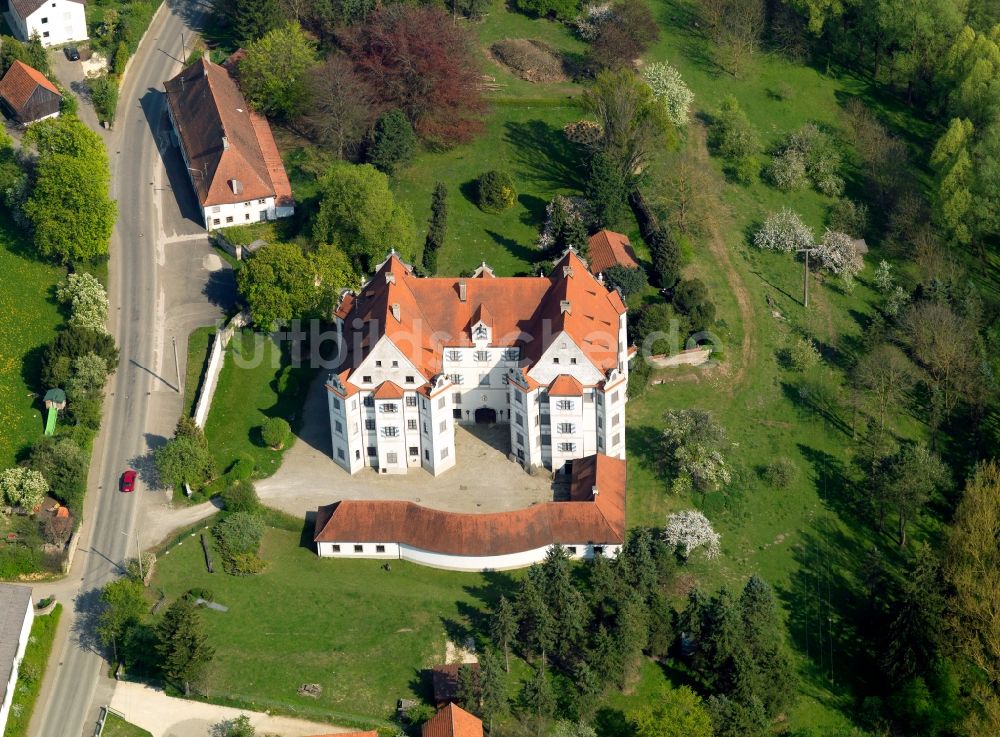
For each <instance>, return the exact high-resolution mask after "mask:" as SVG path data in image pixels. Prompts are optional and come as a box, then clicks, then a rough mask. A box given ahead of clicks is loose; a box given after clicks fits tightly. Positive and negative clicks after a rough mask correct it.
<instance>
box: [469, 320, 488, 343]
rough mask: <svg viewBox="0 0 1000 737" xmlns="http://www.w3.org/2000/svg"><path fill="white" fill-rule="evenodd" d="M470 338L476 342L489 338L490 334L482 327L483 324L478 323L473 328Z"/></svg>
mask: <svg viewBox="0 0 1000 737" xmlns="http://www.w3.org/2000/svg"><path fill="white" fill-rule="evenodd" d="M472 336H473V338H475V339H476V340H486V339H487V338H489V336H490V332H489V329H488V328H487V327H486V326H485V325H483V323H479V324H478V325H476V327H475V328H473V332H472Z"/></svg>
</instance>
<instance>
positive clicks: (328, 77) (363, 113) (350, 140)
mask: <svg viewBox="0 0 1000 737" xmlns="http://www.w3.org/2000/svg"><path fill="white" fill-rule="evenodd" d="M306 96H307V98H308V99H309V106H308V109H307V110H306V111H305V112H304V113H303V116H302V121H303V123H304V125H305V127H306V128H307V130H308V131H309V133H310V134H311V135H312V137H313V138H314V139H315V140H316V141H317V142H318V143H319V144H320V145H321V146H323V147H324V148H325V149H327V150H329V151H332V152H333V153H334V154H336V156H337V157H338V158H341V159H343V158H347V157H349V156H351V155H353V154H354V153H355V152H356V151H357V149H358V147H359V146H360V144H361V141H362V140H363V139H364V137H365V135H366V133H367V131H368V129H369V127H370V126H371V124H372V122H373V121H374V120H375V116H376V113H377V106H376V103H375V94H374V92H372V89H371V87H370V86H369V84H368V82H367V81H365V80H364V79H363V78H362V77H361V76H360V75H359V74H358V73H357V72H356V71H355V70H354V64H353V63H352V62H351V61H350V59H348V58H347V57H346V56H344V55H343V54H333V55H331V56H328V57H327V58H326V61H324V62H323V63H322V64H320V65H318V66H314V67H312V68H311V69H310V70H309V72H308V74H307V77H306Z"/></svg>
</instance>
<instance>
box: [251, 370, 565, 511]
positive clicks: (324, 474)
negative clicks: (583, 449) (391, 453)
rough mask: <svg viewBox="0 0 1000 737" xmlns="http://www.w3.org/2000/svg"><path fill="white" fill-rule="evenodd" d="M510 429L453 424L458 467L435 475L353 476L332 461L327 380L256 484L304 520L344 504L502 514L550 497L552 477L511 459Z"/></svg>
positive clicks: (271, 501)
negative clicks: (404, 503)
mask: <svg viewBox="0 0 1000 737" xmlns="http://www.w3.org/2000/svg"><path fill="white" fill-rule="evenodd" d="M509 432H510V430H509V428H508V426H507V425H504V424H497V425H490V426H487V425H477V426H475V427H467V426H456V428H455V441H456V453H457V461H458V462H457V463H456V465H455V467H454V468H452V469H451V470H450V471H446V472H445V473H443V474H441V475H440V476H438V477H436V478H435V477H434V476H431V475H430V474H429V473H427V472H426V471H424V470H423V469H420V468H416V469H413V470H411V471H410V472H409V473H406V474H402V475H391V476H379V475H378V474H376V473H375V472H374V471H372V470H371V469H368V468H366V469H364V470H363V471H359V472H358V473H357V474H356V475H354V476H351V475H349V474H348V473H347V472H345V471H344V470H342V469H341V468H340V466H338V465H337V464H336V463H334V462H333V459H332V458H331V457H330V425H329V416H328V414H327V405H326V393H325V390H324V389H323V381H322V380H321V379H317V381H315V382H313V386H312V387H311V388H310V390H309V399H308V400H307V402H306V407H305V410H304V413H303V427H302V430H301V431H300V432H299V433H298V437H297V438H296V440H295V444H294V445H293V446H292V447H291V448H289V449H288V451H286V453H285V455H284V458H283V459H282V463H281V468H279V469H278V471H277V473H275V474H274V475H273V476H271V477H270V478H267V479H264V480H262V481H258V482H257V484H256V487H257V493H258V494H259V495H260V498H261V501H262V502H264V503H265V504H267V505H268V506H272V507H276V508H278V509H281V510H282V511H285V512H288V513H289V514H295V515H302V514H304V513H306V512H312V511H315V510H316V507H318V506H320V505H323V504H330V503H331V502H335V501H337V500H339V499H405V500H409V501H413V502H417V503H419V504H423V505H425V506H428V507H434V508H435V509H445V510H448V511H452V512H472V513H477V512H478V513H486V512H503V511H507V510H511V509H520V508H522V507H528V506H530V505H532V504H536V503H538V502H543V501H551V500H552V498H553V490H552V482H551V480H550V479H549V478H548V476H547V475H541V476H537V477H534V476H529V475H528V474H526V473H525V472H524V471H523V470H522V469H521V467H520V466H519V465H517V464H516V463H513V462H511V461H509V460H507V452H508V449H509V447H510V435H509Z"/></svg>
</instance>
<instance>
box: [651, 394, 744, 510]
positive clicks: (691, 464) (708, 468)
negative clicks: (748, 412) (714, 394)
mask: <svg viewBox="0 0 1000 737" xmlns="http://www.w3.org/2000/svg"><path fill="white" fill-rule="evenodd" d="M663 428H664V429H663V440H664V451H665V452H666V462H667V464H668V466H669V470H670V472H671V473H672V475H673V481H672V484H671V489H672V491H673V492H674V493H675V494H680V493H683V492H687V491H690V490H691V489H692V488H693V489H697V490H698V491H714V490H715V489H718V488H719V487H720V486H722V485H724V484H728V483H729V482H730V481H731V480H732V474H730V472H729V467H728V466H727V464H726V459H725V457H724V456H723V455H722V447H723V445H724V444H725V442H726V431H725V429H724V428H723V427H722V426H721V425H719V424H718V423H717V422H716V421H715V420H714V419H713V417H712V414H711V412H706V411H705V410H700V409H680V410H669V411H668V412H666V413H665V414H664V415H663Z"/></svg>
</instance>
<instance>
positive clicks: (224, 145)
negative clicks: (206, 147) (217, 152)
mask: <svg viewBox="0 0 1000 737" xmlns="http://www.w3.org/2000/svg"><path fill="white" fill-rule="evenodd" d="M222 150H223V151H228V150H229V139H228V138H226V137H225V136H223V137H222Z"/></svg>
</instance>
